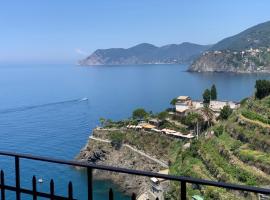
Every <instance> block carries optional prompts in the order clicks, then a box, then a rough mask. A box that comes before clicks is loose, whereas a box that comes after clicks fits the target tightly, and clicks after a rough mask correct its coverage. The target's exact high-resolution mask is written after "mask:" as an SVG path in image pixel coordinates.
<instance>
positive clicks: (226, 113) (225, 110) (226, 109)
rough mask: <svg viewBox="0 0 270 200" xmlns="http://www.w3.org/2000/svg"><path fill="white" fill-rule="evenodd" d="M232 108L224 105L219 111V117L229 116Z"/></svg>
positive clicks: (225, 117) (226, 117)
mask: <svg viewBox="0 0 270 200" xmlns="http://www.w3.org/2000/svg"><path fill="white" fill-rule="evenodd" d="M232 112H233V110H232V109H231V107H230V106H229V105H226V106H224V107H223V108H222V109H221V111H220V115H219V117H220V119H228V118H229V116H230V115H231V114H232Z"/></svg>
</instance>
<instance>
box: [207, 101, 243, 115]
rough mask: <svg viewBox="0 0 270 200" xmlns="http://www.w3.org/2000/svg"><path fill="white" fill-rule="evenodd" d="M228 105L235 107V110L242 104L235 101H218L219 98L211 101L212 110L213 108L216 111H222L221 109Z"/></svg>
mask: <svg viewBox="0 0 270 200" xmlns="http://www.w3.org/2000/svg"><path fill="white" fill-rule="evenodd" d="M226 105H228V106H230V108H231V109H233V110H235V109H236V108H238V107H239V106H240V105H239V104H238V103H236V102H233V101H217V100H213V101H210V104H209V108H210V109H211V110H213V111H214V112H220V111H221V109H222V108H223V107H224V106H226Z"/></svg>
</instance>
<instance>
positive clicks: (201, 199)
mask: <svg viewBox="0 0 270 200" xmlns="http://www.w3.org/2000/svg"><path fill="white" fill-rule="evenodd" d="M192 199H194V200H203V197H201V196H200V195H193V196H192Z"/></svg>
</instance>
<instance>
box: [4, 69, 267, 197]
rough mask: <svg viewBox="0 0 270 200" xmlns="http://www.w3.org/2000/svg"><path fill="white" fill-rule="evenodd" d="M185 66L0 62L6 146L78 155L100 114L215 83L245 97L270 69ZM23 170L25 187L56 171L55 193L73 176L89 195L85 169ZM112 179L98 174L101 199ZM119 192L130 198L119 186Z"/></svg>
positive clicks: (9, 169) (31, 165) (126, 111)
mask: <svg viewBox="0 0 270 200" xmlns="http://www.w3.org/2000/svg"><path fill="white" fill-rule="evenodd" d="M185 70H186V66H185V65H138V66H94V67H79V66H75V65H1V66H0V102H1V104H0V138H1V140H0V150H3V151H15V152H20V153H30V154H35V155H40V156H49V157H53V158H63V159H69V160H71V159H74V157H75V156H76V155H77V154H78V153H79V151H80V149H81V148H82V147H83V146H84V145H85V143H86V142H87V139H88V136H89V135H90V133H91V130H92V129H93V128H94V127H96V126H97V125H98V123H99V122H98V120H99V118H100V117H105V118H110V119H114V120H117V119H123V118H127V117H129V116H130V114H131V112H132V110H134V109H135V108H138V107H144V108H145V109H146V110H148V111H150V110H151V111H154V112H158V111H161V110H163V109H165V108H167V107H168V106H169V102H170V100H171V99H172V98H173V97H176V96H179V95H189V96H191V97H192V98H193V99H200V98H201V94H202V91H203V90H204V89H205V88H207V87H210V86H211V85H212V84H213V83H215V84H216V86H217V90H218V98H219V99H223V100H235V101H239V100H241V99H242V98H244V97H247V96H250V95H252V93H253V91H254V83H255V81H256V80H257V79H261V78H266V79H268V77H269V75H267V74H223V73H204V74H200V73H188V72H185ZM0 159H1V162H0V163H1V166H0V168H1V169H4V170H5V172H6V177H7V178H6V181H7V182H8V183H9V184H14V181H13V180H14V178H13V177H14V174H13V172H14V168H13V165H14V164H13V160H11V159H7V158H4V157H0ZM21 173H22V176H23V178H22V179H21V180H22V181H23V183H22V186H24V187H30V183H31V178H32V176H33V175H37V178H42V179H43V180H44V182H43V184H39V185H38V189H40V190H43V191H48V186H49V180H50V178H54V180H55V186H56V193H58V194H65V193H66V192H67V190H66V189H67V184H68V181H73V185H74V193H75V198H77V199H86V176H85V173H84V171H78V170H75V169H73V168H71V167H65V166H58V165H54V164H46V163H41V162H29V161H27V162H26V161H22V172H21ZM109 187H115V186H113V185H111V184H110V183H109V182H106V181H95V186H94V189H95V191H94V192H95V193H94V197H95V199H99V200H103V199H106V197H107V193H106V192H107V191H108V188H109ZM117 196H118V197H117V199H126V198H127V197H125V196H124V195H123V194H121V193H120V192H118V193H117ZM9 199H10V200H11V199H14V194H12V193H10V194H9ZM23 199H30V198H29V197H26V196H24V198H23Z"/></svg>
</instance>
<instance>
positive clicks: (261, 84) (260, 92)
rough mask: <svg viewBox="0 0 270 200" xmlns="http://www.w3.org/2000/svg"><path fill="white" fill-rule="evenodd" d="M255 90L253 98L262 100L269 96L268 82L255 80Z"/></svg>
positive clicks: (269, 83) (269, 84) (269, 86)
mask: <svg viewBox="0 0 270 200" xmlns="http://www.w3.org/2000/svg"><path fill="white" fill-rule="evenodd" d="M255 88H256V93H255V96H256V98H258V99H262V98H264V97H266V96H268V95H270V81H268V80H257V81H256V85H255Z"/></svg>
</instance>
